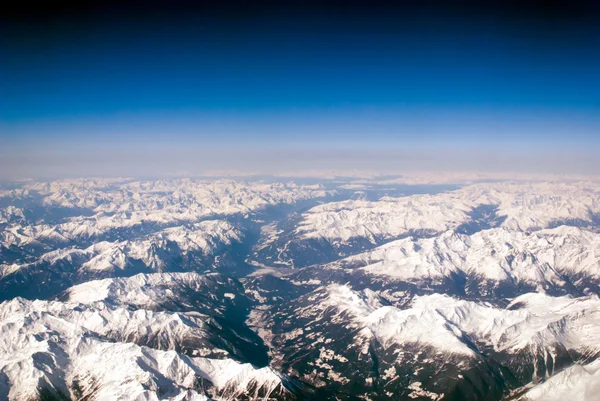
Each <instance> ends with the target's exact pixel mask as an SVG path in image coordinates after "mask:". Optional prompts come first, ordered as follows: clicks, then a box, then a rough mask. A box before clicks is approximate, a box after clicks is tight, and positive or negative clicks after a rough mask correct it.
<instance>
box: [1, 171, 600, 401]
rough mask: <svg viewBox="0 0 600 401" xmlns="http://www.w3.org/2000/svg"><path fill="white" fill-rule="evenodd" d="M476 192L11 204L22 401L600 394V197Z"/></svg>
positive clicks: (276, 188)
mask: <svg viewBox="0 0 600 401" xmlns="http://www.w3.org/2000/svg"><path fill="white" fill-rule="evenodd" d="M469 180H471V181H472V179H469ZM469 180H467V179H465V180H462V181H460V183H461V186H452V187H450V186H449V185H448V184H449V183H450V182H449V181H448V180H447V179H444V180H442V181H441V182H443V184H444V185H431V186H425V185H420V186H418V187H410V186H407V185H406V180H405V179H403V178H398V179H397V180H395V179H393V178H389V177H388V178H382V179H377V178H372V179H363V178H360V179H359V178H356V179H353V178H348V177H343V178H339V177H338V178H333V179H330V180H313V181H312V182H313V183H311V184H302V185H300V184H296V183H293V182H290V181H287V182H281V183H278V182H275V181H273V180H264V181H246V182H241V181H236V180H208V179H207V180H194V179H177V180H157V181H150V180H146V181H139V180H136V179H132V178H121V179H89V180H84V179H81V180H60V181H51V182H44V183H40V182H33V181H27V182H21V183H18V184H14V185H11V186H8V187H6V188H10V189H0V301H3V302H2V303H0V400H1V399H8V400H10V401H13V400H16V401H21V400H22V401H38V400H40V401H41V400H43V401H47V400H61V401H62V400H117V399H120V400H208V399H214V400H238V399H240V400H338V399H345V400H372V401H375V400H386V401H387V400H390V399H391V400H415V399H417V400H444V401H447V400H457V401H458V400H485V401H488V400H489V401H492V400H493V401H501V400H545V399H559V398H560V399H564V398H565V397H567V396H569V397H571V399H574V400H575V399H583V400H588V399H589V400H593V399H596V398H595V397H596V394H597V392H598V388H597V387H598V386H597V384H598V373H597V372H598V366H597V365H598V364H597V362H598V360H600V346H599V344H600V299H599V298H598V296H600V217H599V216H600V186H599V185H598V182H597V181H581V179H580V178H577V179H564V180H557V181H552V182H545V181H540V180H537V181H529V182H525V181H523V182H510V181H498V182H477V183H474V184H469V183H467V182H468V181H469ZM283 181H285V180H283ZM396 181H398V182H396ZM413 181H414V180H413ZM306 182H308V181H306ZM414 182H420V183H424V182H437V181H436V180H432V179H429V178H427V180H426V181H418V180H417V181H414ZM465 183H467V184H465Z"/></svg>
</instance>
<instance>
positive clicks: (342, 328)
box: [250, 284, 600, 399]
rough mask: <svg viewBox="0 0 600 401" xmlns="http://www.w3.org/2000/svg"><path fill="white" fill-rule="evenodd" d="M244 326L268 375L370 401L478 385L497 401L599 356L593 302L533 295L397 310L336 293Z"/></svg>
mask: <svg viewBox="0 0 600 401" xmlns="http://www.w3.org/2000/svg"><path fill="white" fill-rule="evenodd" d="M250 324H254V325H255V327H257V332H258V333H259V334H261V336H263V338H265V341H266V342H267V343H268V344H270V345H271V347H272V348H273V349H275V350H277V352H274V353H273V355H272V358H273V365H274V366H276V367H278V368H280V369H282V370H283V371H284V372H288V373H290V374H294V375H298V376H299V377H300V378H301V379H303V380H304V381H307V382H309V383H311V384H313V385H315V386H316V387H319V386H325V385H328V386H335V388H336V389H337V391H338V392H339V393H340V394H346V395H351V394H352V393H353V392H354V391H356V388H357V387H359V388H360V391H359V392H360V393H361V394H367V395H368V396H369V398H372V399H384V398H385V397H387V396H389V395H390V394H397V395H398V396H399V397H400V398H401V397H404V396H408V397H411V398H412V396H411V394H414V396H417V395H419V394H420V392H424V393H426V394H429V395H430V396H431V397H432V398H433V399H436V397H438V398H439V399H441V397H442V396H444V398H448V399H460V394H463V395H464V394H465V392H468V393H477V392H478V391H482V389H483V386H488V391H489V392H490V393H495V394H496V396H497V397H501V396H503V395H507V394H509V392H510V390H512V389H514V388H518V387H519V386H523V385H525V384H527V383H530V382H532V381H538V380H540V379H543V378H546V377H549V376H551V375H552V374H553V373H554V372H555V371H560V369H562V368H564V367H565V366H569V365H570V364H572V363H574V362H580V361H582V362H586V361H589V360H591V359H593V358H596V357H597V356H598V355H600V346H599V345H598V344H600V341H599V340H600V299H599V298H598V297H597V296H592V297H587V298H577V299H573V298H569V297H550V296H547V295H543V294H539V293H531V294H525V295H522V296H520V297H518V298H515V299H514V300H513V301H512V302H511V303H510V304H509V305H508V306H507V307H506V308H497V307H494V306H492V305H490V304H485V303H478V302H470V301H463V300H457V299H455V298H451V297H448V296H446V295H440V294H433V295H428V296H422V297H417V298H415V299H414V300H413V301H412V302H411V303H410V305H408V306H407V307H406V308H405V309H399V308H396V307H394V306H391V305H389V304H388V303H387V302H386V301H385V300H384V299H382V298H381V297H378V296H377V294H375V293H374V292H372V291H370V290H363V291H353V290H351V289H350V288H349V287H348V286H344V285H338V284H336V285H330V286H327V287H323V288H319V289H317V290H315V291H313V292H311V293H309V294H306V295H304V296H301V297H299V298H297V299H295V300H294V301H292V302H288V303H285V304H282V305H276V306H274V307H272V308H270V309H263V310H261V311H256V312H254V313H253V314H252V315H251V319H250ZM300 350H305V351H306V352H301V351H300ZM433 371H435V375H432V372H433ZM474 378H476V380H475V382H474ZM332 382H333V383H332ZM415 383H419V384H418V385H417V384H415ZM386 394H387V395H386ZM490 396H491V395H490Z"/></svg>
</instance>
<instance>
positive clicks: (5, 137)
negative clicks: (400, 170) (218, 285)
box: [0, 3, 600, 171]
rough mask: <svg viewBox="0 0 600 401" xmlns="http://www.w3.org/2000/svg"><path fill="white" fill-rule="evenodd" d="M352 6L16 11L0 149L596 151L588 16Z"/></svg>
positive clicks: (1, 74) (598, 105)
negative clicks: (181, 146)
mask: <svg viewBox="0 0 600 401" xmlns="http://www.w3.org/2000/svg"><path fill="white" fill-rule="evenodd" d="M353 4H354V6H353V7H337V8H316V7H313V8H310V7H304V8H289V9H281V8H278V9H270V8H268V7H267V8H262V9H260V10H255V9H253V10H251V11H252V12H247V11H248V10H247V9H246V10H242V11H239V10H238V11H231V10H229V9H219V10H212V9H211V10H207V9H194V10H187V9H185V8H182V9H174V8H169V9H153V10H151V11H150V12H147V13H138V12H135V10H136V9H131V8H122V9H112V8H108V9H100V10H97V9H91V10H67V12H58V11H54V10H50V11H48V10H44V11H45V12H44V13H40V14H39V15H33V16H29V15H27V12H25V13H23V14H20V15H19V16H17V17H15V18H12V19H11V20H10V21H9V23H8V24H5V25H4V26H5V28H4V29H5V31H4V32H3V35H2V37H3V38H4V39H3V41H2V42H1V45H2V47H1V48H0V49H1V53H0V55H1V56H2V60H3V61H2V63H0V92H1V93H2V96H1V97H0V141H2V142H4V143H5V144H6V145H7V146H6V148H7V149H8V148H9V147H12V148H11V152H14V151H15V150H14V149H17V148H18V149H21V151H23V149H27V148H28V146H30V145H31V147H32V148H35V147H36V146H38V147H40V143H43V146H42V148H43V147H45V146H50V147H52V148H60V147H65V146H73V144H74V143H77V144H82V143H83V144H86V143H90V142H92V143H103V144H105V145H106V144H109V143H110V144H114V146H120V145H122V144H123V143H125V142H126V143H128V144H129V145H128V146H134V147H135V145H136V144H140V143H143V144H145V145H147V144H148V143H153V142H156V143H165V142H172V141H175V142H177V141H183V142H185V143H186V146H189V144H194V146H199V147H206V146H217V145H218V146H221V147H223V146H227V145H228V144H231V146H234V144H233V143H232V142H235V143H237V144H239V143H240V142H241V143H243V144H245V145H244V146H247V144H249V143H251V144H252V146H253V149H254V148H257V149H265V148H268V147H269V146H271V147H272V146H273V144H274V143H275V144H279V145H281V146H284V147H288V148H293V147H294V146H301V147H303V148H306V149H310V148H311V146H314V147H321V148H322V147H323V146H328V147H332V148H336V147H337V148H339V149H343V148H344V147H348V146H350V147H352V146H354V147H356V148H362V147H368V148H373V149H376V148H385V149H389V147H390V146H394V147H397V148H402V147H404V146H409V145H410V146H413V147H415V146H416V147H419V148H427V147H431V148H434V147H435V148H436V149H434V150H435V151H440V150H442V149H443V147H444V146H448V145H449V144H453V145H455V146H456V145H457V144H459V145H460V146H461V147H463V148H470V149H473V152H476V151H477V149H478V148H479V147H484V148H485V147H486V146H487V147H488V148H489V147H492V148H493V147H494V146H496V145H502V146H506V147H509V148H510V147H512V146H520V147H527V149H531V150H535V149H538V150H539V149H542V148H548V147H553V146H554V147H562V146H568V147H572V148H577V147H578V146H579V147H581V148H582V149H585V150H587V151H589V150H590V148H595V150H599V151H600V73H599V71H600V51H599V49H600V34H599V33H600V29H599V27H598V24H597V23H598V22H599V20H598V19H597V18H596V17H597V13H595V12H596V11H597V8H593V9H587V8H586V7H583V6H582V4H583V5H585V6H587V5H588V4H587V3H581V4H579V3H578V4H577V6H573V7H571V8H569V7H568V6H565V7H558V8H556V7H555V8H554V9H549V8H545V9H544V8H542V9H538V8H536V7H537V3H532V4H530V5H531V7H529V8H525V9H516V8H508V7H500V8H493V7H488V8H487V9H479V8H474V7H471V8H469V7H462V8H459V7H452V6H448V7H445V8H433V10H434V11H432V9H431V8H428V7H396V8H393V9H392V8H390V7H389V6H385V5H383V6H382V5H381V4H382V3H378V4H379V6H378V7H374V8H370V7H366V6H365V4H366V3H365V4H361V3H353ZM357 4H358V6H357ZM383 4H385V3H383ZM132 10H133V11H132ZM307 151H308V150H307ZM124 171H125V170H124Z"/></svg>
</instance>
